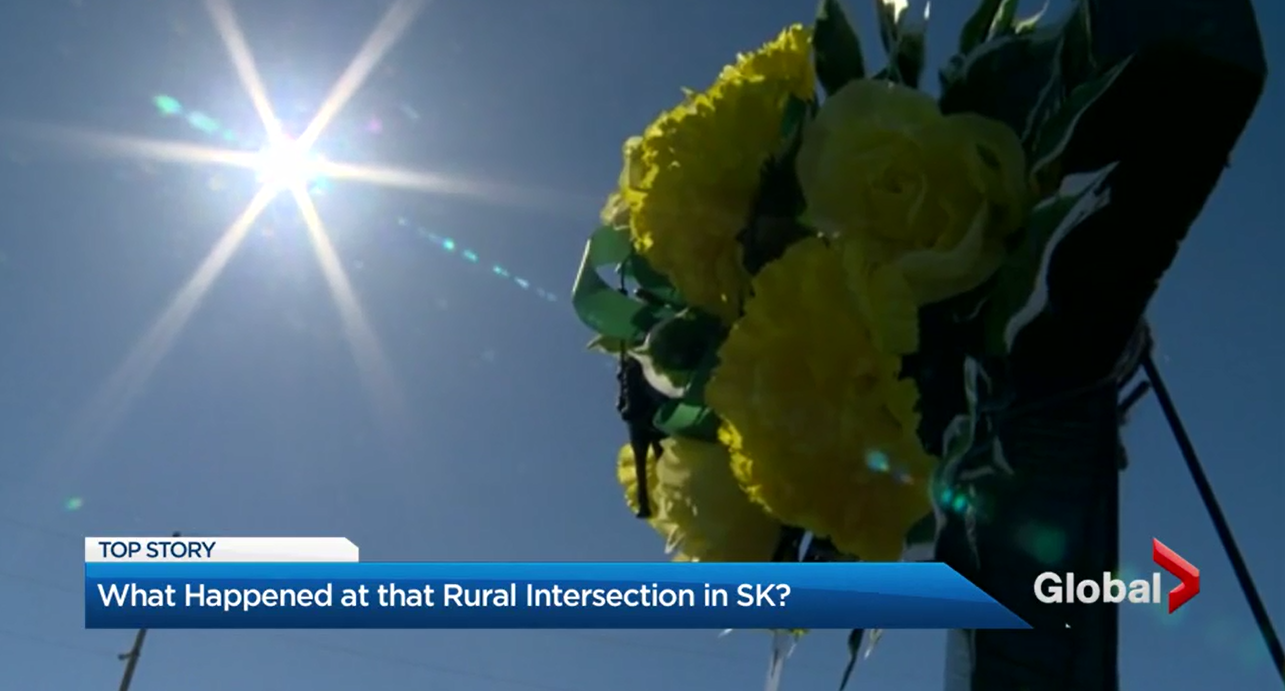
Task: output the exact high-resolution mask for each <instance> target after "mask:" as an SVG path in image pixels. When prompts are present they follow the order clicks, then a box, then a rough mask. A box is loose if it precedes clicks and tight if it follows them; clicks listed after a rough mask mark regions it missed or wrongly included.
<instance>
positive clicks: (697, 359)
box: [644, 309, 726, 372]
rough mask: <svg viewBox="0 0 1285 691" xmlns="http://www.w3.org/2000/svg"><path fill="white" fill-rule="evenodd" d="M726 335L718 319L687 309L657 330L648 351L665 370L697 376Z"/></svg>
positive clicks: (652, 332) (649, 336)
mask: <svg viewBox="0 0 1285 691" xmlns="http://www.w3.org/2000/svg"><path fill="white" fill-rule="evenodd" d="M725 335H726V329H725V328H724V327H723V324H722V322H720V321H719V320H718V319H715V318H714V317H711V316H709V315H707V314H705V313H704V312H699V311H696V310H692V309H687V310H683V311H682V312H680V313H678V314H676V315H674V316H673V317H670V318H669V319H666V320H664V321H662V322H660V323H659V324H657V325H656V326H655V327H653V328H652V330H651V333H649V334H648V335H647V340H646V343H645V344H644V348H645V349H646V351H647V352H648V354H649V355H650V356H651V357H652V358H653V359H654V360H655V361H656V364H657V365H659V366H660V367H662V368H665V369H667V370H673V371H683V372H694V371H695V370H696V368H697V367H699V366H700V365H701V363H702V362H703V361H705V355H706V353H708V352H710V351H713V350H716V349H717V348H718V346H719V344H720V343H722V342H723V338H724V336H725Z"/></svg>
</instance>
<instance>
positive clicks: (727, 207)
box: [623, 26, 815, 322]
mask: <svg viewBox="0 0 1285 691" xmlns="http://www.w3.org/2000/svg"><path fill="white" fill-rule="evenodd" d="M814 83H815V75H814V73H813V68H812V61H811V32H810V30H808V29H806V28H804V27H802V26H793V27H790V28H788V29H786V30H785V31H783V32H782V33H781V34H780V36H778V37H777V38H776V39H775V40H773V41H771V42H770V43H768V44H766V45H764V46H763V47H762V48H760V49H759V50H757V51H755V52H753V53H750V54H747V55H742V56H740V57H739V58H738V60H737V62H736V64H735V65H731V66H728V67H726V68H724V70H723V72H722V74H721V75H720V76H719V78H718V80H717V81H716V82H715V83H714V85H713V86H711V87H710V88H709V89H708V90H707V91H705V92H702V93H689V94H688V96H687V99H686V100H685V101H684V102H683V103H682V104H680V105H679V106H678V107H677V108H674V109H673V110H671V111H669V112H667V113H665V114H664V115H662V116H661V117H660V118H659V119H657V120H656V122H654V123H652V125H651V126H649V127H648V128H647V130H646V131H645V132H644V133H643V136H642V139H641V141H640V142H638V145H637V149H636V153H635V158H634V159H633V160H635V161H636V162H637V167H636V173H637V177H636V178H635V179H634V180H631V181H630V182H629V184H628V185H627V186H626V189H625V191H624V195H623V196H624V199H625V201H626V202H627V203H628V205H629V216H630V226H631V230H632V237H633V242H634V246H635V248H636V249H637V251H638V252H639V253H640V254H642V255H643V257H645V258H646V259H647V261H648V262H649V263H650V264H651V266H652V267H654V268H655V269H656V270H658V271H660V272H661V273H663V274H665V275H666V276H667V277H668V278H669V280H670V281H671V282H672V283H673V284H674V287H675V288H677V289H678V291H679V292H680V293H682V295H683V296H684V297H685V298H686V299H687V300H688V301H689V302H690V303H691V304H692V305H694V306H696V307H699V308H702V309H704V310H706V311H708V312H710V313H711V314H714V315H717V316H719V317H720V318H722V319H723V320H724V321H726V322H731V321H732V320H734V319H735V318H736V317H737V315H738V314H739V313H740V307H741V302H742V300H743V298H744V295H745V290H746V288H747V286H748V283H749V274H748V272H746V270H745V268H744V265H743V264H742V257H741V248H740V245H739V243H738V242H737V235H738V234H739V233H740V231H741V229H742V228H743V227H744V226H745V224H746V222H747V221H748V219H749V216H750V212H751V208H752V206H753V203H754V200H755V197H756V196H757V194H758V189H759V177H760V173H761V171H762V167H763V164H764V163H765V162H766V161H767V159H768V158H769V157H770V156H771V155H772V154H773V153H775V152H776V149H777V147H778V145H779V143H780V127H781V117H782V114H783V111H784V108H785V104H786V103H787V101H788V99H789V97H790V96H791V95H793V96H797V97H800V98H806V99H810V98H812V97H813V96H814V92H815V86H814Z"/></svg>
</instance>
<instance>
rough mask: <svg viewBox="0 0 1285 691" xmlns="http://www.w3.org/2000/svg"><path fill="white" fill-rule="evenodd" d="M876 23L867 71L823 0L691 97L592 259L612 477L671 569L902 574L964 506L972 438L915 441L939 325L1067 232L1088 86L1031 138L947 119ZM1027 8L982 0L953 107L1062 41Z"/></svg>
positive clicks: (917, 33) (915, 61)
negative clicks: (1004, 51) (612, 424)
mask: <svg viewBox="0 0 1285 691" xmlns="http://www.w3.org/2000/svg"><path fill="white" fill-rule="evenodd" d="M876 5H877V8H878V11H879V17H880V21H881V25H880V36H881V38H882V39H883V45H884V48H885V52H886V54H887V58H888V61H887V66H886V67H885V68H884V69H882V70H880V71H878V72H875V73H873V74H868V73H867V70H866V68H865V63H864V57H863V55H862V52H861V47H860V43H859V41H858V39H857V34H856V32H855V31H854V30H853V28H852V27H851V26H850V24H849V23H848V20H847V19H846V17H845V15H844V13H843V11H842V9H841V8H840V6H839V5H838V3H837V1H836V0H825V1H824V2H822V4H821V9H820V11H819V13H818V16H817V19H816V21H815V22H814V23H813V24H812V25H811V26H803V25H794V26H790V27H787V28H785V29H784V30H782V31H781V32H780V33H779V34H778V35H777V36H776V37H774V38H771V39H770V40H768V41H767V42H765V43H764V44H763V45H762V46H760V47H758V48H757V49H755V50H752V51H750V52H748V53H745V54H743V55H740V56H739V57H737V58H736V59H735V61H734V62H733V63H731V64H729V65H727V66H726V67H724V68H723V69H722V71H721V72H719V73H718V74H717V77H716V78H715V79H714V80H713V82H712V83H711V85H710V86H709V87H708V88H706V89H704V90H702V91H692V90H687V91H685V92H684V96H683V98H682V99H681V101H680V102H679V103H678V104H677V105H676V106H674V107H673V108H671V109H669V110H667V111H664V112H663V113H661V114H660V115H659V116H658V117H657V118H656V119H655V121H653V122H652V124H651V125H649V126H648V127H647V128H645V129H644V130H643V132H641V133H640V134H639V135H637V136H635V137H632V138H630V139H628V140H627V141H626V143H625V145H624V147H623V151H622V157H623V165H622V170H621V174H620V178H619V180H618V182H617V185H616V188H615V189H614V190H613V191H612V193H611V194H610V196H609V198H608V201H607V204H606V205H605V207H604V209H603V212H602V223H603V225H602V226H601V227H600V228H599V229H598V230H597V231H596V232H595V233H594V235H593V237H592V238H591V240H590V242H589V244H588V247H587V248H586V252H585V257H584V261H583V263H582V266H581V271H580V274H579V276H578V278H577V282H576V287H575V289H574V292H573V301H574V304H575V306H576V309H577V313H578V314H579V316H580V317H581V319H582V320H583V321H584V322H585V323H586V324H587V325H588V326H590V327H591V328H592V329H593V330H594V331H595V332H597V334H598V337H597V338H595V339H594V341H593V343H592V344H591V345H592V347H593V348H594V349H595V350H598V351H601V352H604V353H607V354H609V355H611V356H612V357H615V358H617V359H618V360H619V362H620V370H621V377H620V378H621V382H622V393H621V400H620V402H619V407H620V410H621V412H622V416H623V417H624V418H625V419H626V421H627V422H628V423H629V429H630V443H629V444H627V445H626V446H625V447H624V448H623V449H621V451H620V454H619V456H618V463H617V471H618V477H619V479H620V482H621V485H622V487H623V489H624V491H625V494H626V499H627V502H628V504H629V506H630V507H631V508H632V509H633V510H634V511H635V512H636V513H638V514H639V515H640V517H642V518H645V519H646V520H647V521H648V522H649V523H650V525H651V526H652V527H653V528H654V529H655V530H656V531H657V532H658V533H660V535H661V536H662V538H663V539H664V541H665V544H666V547H667V551H668V552H669V553H670V554H671V555H673V557H674V558H675V559H679V560H696V561H766V560H772V559H798V558H801V555H799V554H798V551H797V550H792V549H791V545H792V544H793V543H791V542H790V540H791V539H794V540H795V541H796V542H797V537H798V535H799V534H800V533H806V534H810V535H811V536H812V538H813V542H814V543H817V544H824V545H827V546H828V548H829V549H831V550H832V552H833V554H835V555H838V556H840V557H841V558H850V559H861V560H866V561H895V560H897V559H899V558H901V557H902V555H903V551H904V548H905V547H906V546H907V543H908V542H909V541H910V540H909V539H908V536H909V535H910V534H911V533H912V529H914V528H915V527H916V526H918V525H921V524H922V523H923V522H924V521H925V519H928V518H931V517H932V516H933V514H934V511H941V510H967V507H966V506H964V505H961V504H960V502H959V501H957V498H955V497H951V498H950V499H949V500H948V501H947V500H943V499H942V497H941V495H940V493H939V492H938V491H937V490H938V488H937V487H936V486H935V481H936V478H937V477H939V476H940V475H941V472H942V469H943V467H944V466H947V465H949V463H950V462H951V457H952V456H957V455H959V454H961V453H963V452H964V451H966V450H967V447H968V445H969V444H970V443H971V436H970V431H969V430H970V429H971V424H969V423H970V422H971V421H970V420H968V419H965V420H962V421H960V422H961V424H958V425H952V426H951V432H950V435H951V439H948V440H946V442H945V443H942V444H940V445H937V444H932V445H928V444H925V440H924V439H923V437H922V430H921V428H922V425H921V414H922V410H921V407H922V406H921V391H920V383H919V381H918V380H917V377H916V374H917V371H916V369H915V367H914V358H916V356H918V355H920V354H922V353H923V352H924V351H925V349H926V348H931V347H933V346H934V344H932V343H925V342H924V338H923V337H922V336H921V331H922V324H923V320H924V319H925V314H926V310H929V309H935V308H937V307H939V306H942V305H951V306H957V307H959V309H953V310H951V311H950V313H951V314H952V315H955V316H954V317H953V318H955V319H963V320H966V319H969V318H973V317H975V316H976V315H977V314H979V313H980V312H982V311H985V310H995V309H1006V308H1007V307H1008V306H1009V305H1010V303H1011V302H1012V300H1010V299H1008V298H1007V297H1005V296H1004V295H998V294H996V293H995V292H994V291H995V290H996V288H995V286H996V285H997V281H996V279H995V276H996V273H997V271H999V270H1000V268H1001V266H1003V265H1004V264H1005V262H1006V261H1008V260H1009V259H1010V258H1011V257H1012V256H1013V255H1014V251H1015V248H1021V247H1031V246H1034V247H1037V248H1038V247H1039V246H1040V245H1041V243H1046V242H1048V241H1049V236H1050V235H1051V233H1050V232H1049V231H1050V230H1051V228H1052V227H1053V226H1056V225H1057V224H1059V223H1061V222H1062V221H1063V220H1064V219H1065V218H1066V217H1067V216H1068V215H1069V214H1070V213H1071V211H1070V209H1071V207H1072V206H1074V205H1073V204H1069V203H1067V200H1068V199H1069V197H1066V196H1065V195H1061V193H1059V192H1058V191H1056V185H1053V186H1050V185H1049V184H1048V183H1049V181H1050V180H1053V181H1055V182H1056V181H1057V180H1056V172H1055V171H1057V170H1058V167H1057V162H1058V160H1059V158H1060V156H1061V154H1062V147H1064V146H1065V143H1066V141H1067V139H1068V136H1067V132H1069V131H1070V130H1071V129H1072V128H1073V127H1074V123H1075V116H1076V114H1077V113H1078V112H1079V111H1078V110H1077V109H1080V110H1082V109H1083V108H1085V107H1087V106H1086V103H1087V102H1091V100H1092V98H1093V97H1094V92H1093V91H1092V89H1090V90H1089V91H1088V92H1085V91H1084V90H1083V89H1077V90H1076V92H1075V93H1071V94H1064V95H1062V96H1064V97H1061V98H1051V97H1050V98H1048V99H1042V100H1041V102H1040V103H1039V104H1037V107H1035V108H1034V109H1033V110H1032V111H1031V112H1030V113H1029V114H1028V117H1027V118H1026V122H1027V123H1028V127H1027V128H1026V129H1025V130H1024V131H1017V130H1015V129H1013V128H1012V127H1011V126H1010V125H1008V124H1005V123H1004V122H1001V121H1000V120H997V119H993V118H990V117H987V116H984V115H982V114H979V113H977V112H974V111H972V110H969V109H958V108H943V106H942V105H941V104H939V101H938V100H937V99H935V98H934V97H932V96H930V95H928V94H926V93H924V92H922V91H920V90H918V88H917V87H918V82H919V75H920V72H921V71H922V68H923V50H924V32H925V30H926V14H925V16H924V17H922V18H920V17H916V16H911V15H910V14H909V13H907V12H906V11H905V7H904V3H886V2H877V3H876ZM1013 5H1014V3H1011V2H989V1H988V2H983V3H982V6H981V8H980V9H979V10H978V12H977V14H976V15H975V16H974V17H973V19H972V20H971V21H970V22H969V25H968V26H966V27H965V30H964V32H963V36H962V37H961V41H960V53H959V55H958V56H956V58H955V59H954V60H953V61H952V64H951V65H950V66H949V67H948V69H947V70H945V71H943V83H944V84H943V88H944V89H945V90H947V91H949V90H950V89H951V88H953V87H957V86H959V85H969V84H974V83H975V82H977V80H983V81H984V80H1002V78H1003V74H1002V72H1000V73H997V74H994V75H990V74H981V73H980V71H979V69H980V68H975V65H976V64H979V60H978V57H979V56H981V55H982V54H983V53H984V52H985V50H986V49H987V47H988V46H989V45H992V44H994V43H995V42H1002V41H1045V42H1047V41H1060V40H1061V39H1062V36H1063V33H1062V30H1061V29H1058V28H1057V26H1065V25H1066V24H1067V22H1071V21H1072V19H1073V18H1074V17H1075V16H1076V15H1075V13H1074V12H1073V13H1072V19H1068V20H1067V21H1066V22H1064V23H1063V25H1057V26H1055V28H1054V29H1043V30H1041V29H1036V28H1034V27H1035V24H1034V23H1033V22H1022V21H1019V20H1017V19H1016V18H1015V17H1014V16H1013V14H1012V9H1013ZM988 69H989V68H988ZM1107 78H1111V75H1106V76H1105V77H1104V79H1107ZM1089 86H1090V87H1093V88H1097V89H1098V92H1097V93H1100V91H1101V84H1100V83H1097V84H1090V85H1089ZM1070 194H1072V195H1074V194H1085V192H1082V191H1081V192H1073V193H1070ZM1072 200H1073V199H1072ZM603 267H610V268H613V269H615V275H616V280H615V281H614V284H613V283H609V282H608V281H606V280H604V279H603V277H602V276H600V275H599V274H598V269H600V268H603ZM1024 288H1025V292H1027V293H1029V292H1030V291H1031V290H1032V288H1033V286H1032V285H1031V284H1028V285H1026V286H1025V287H1024ZM959 315H962V316H959ZM1009 321H1011V320H1009ZM1005 323H1006V325H1009V324H1008V322H1007V321H1006V322H1005ZM991 340H992V341H993V340H994V339H991ZM964 377H965V373H964V372H960V373H959V374H958V378H960V379H963V378H964ZM965 417H966V418H967V416H965ZM930 447H932V448H937V449H939V451H940V452H939V453H938V454H934V453H932V452H930V451H929V448H930ZM791 536H793V537H791Z"/></svg>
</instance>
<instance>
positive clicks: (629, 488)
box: [617, 438, 780, 561]
mask: <svg viewBox="0 0 1285 691" xmlns="http://www.w3.org/2000/svg"><path fill="white" fill-rule="evenodd" d="M661 447H662V449H663V453H662V455H661V457H660V458H659V459H657V458H656V457H655V456H654V455H651V454H649V456H648V459H647V462H648V473H647V475H648V486H649V492H650V497H651V501H652V511H653V516H652V518H651V519H649V520H648V523H650V524H651V526H652V528H654V529H655V530H656V532H658V533H660V535H661V536H662V537H664V538H665V539H666V542H667V543H668V546H670V547H672V548H673V549H674V550H675V551H676V552H677V554H678V556H677V557H676V558H675V560H676V561H767V560H769V559H770V558H771V557H772V552H773V550H774V549H775V547H776V542H777V537H778V535H779V534H780V524H779V523H777V522H776V521H775V520H773V519H772V518H771V517H769V516H768V515H767V514H766V513H764V511H763V509H762V508H761V507H759V506H758V505H756V504H754V503H753V502H751V501H750V499H749V497H748V496H746V494H745V492H744V491H743V490H742V489H741V487H740V486H739V485H738V484H737V482H736V479H735V477H733V475H732V469H731V458H730V457H729V455H728V453H727V449H725V448H724V447H722V446H721V445H719V444H710V443H706V442H700V441H695V440H691V439H682V438H678V439H667V440H665V441H663V442H661ZM617 476H618V478H619V479H620V483H621V486H622V487H624V489H625V499H626V501H627V503H628V504H629V506H630V508H631V509H633V510H634V511H635V512H637V510H638V504H637V487H638V482H637V475H636V472H635V470H634V455H633V451H632V450H631V449H630V448H629V446H628V445H626V446H625V447H624V448H622V449H621V452H620V456H619V458H618V461H617Z"/></svg>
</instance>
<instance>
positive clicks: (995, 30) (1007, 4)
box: [986, 0, 1017, 41]
mask: <svg viewBox="0 0 1285 691" xmlns="http://www.w3.org/2000/svg"><path fill="white" fill-rule="evenodd" d="M1016 18H1017V0H1000V3H999V7H997V8H996V9H995V18H994V19H992V20H991V25H990V29H989V30H988V31H987V32H986V40H988V41H989V40H991V39H996V38H999V37H1000V36H1007V35H1008V34H1011V33H1013V21H1014V20H1015V19H1016Z"/></svg>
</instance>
